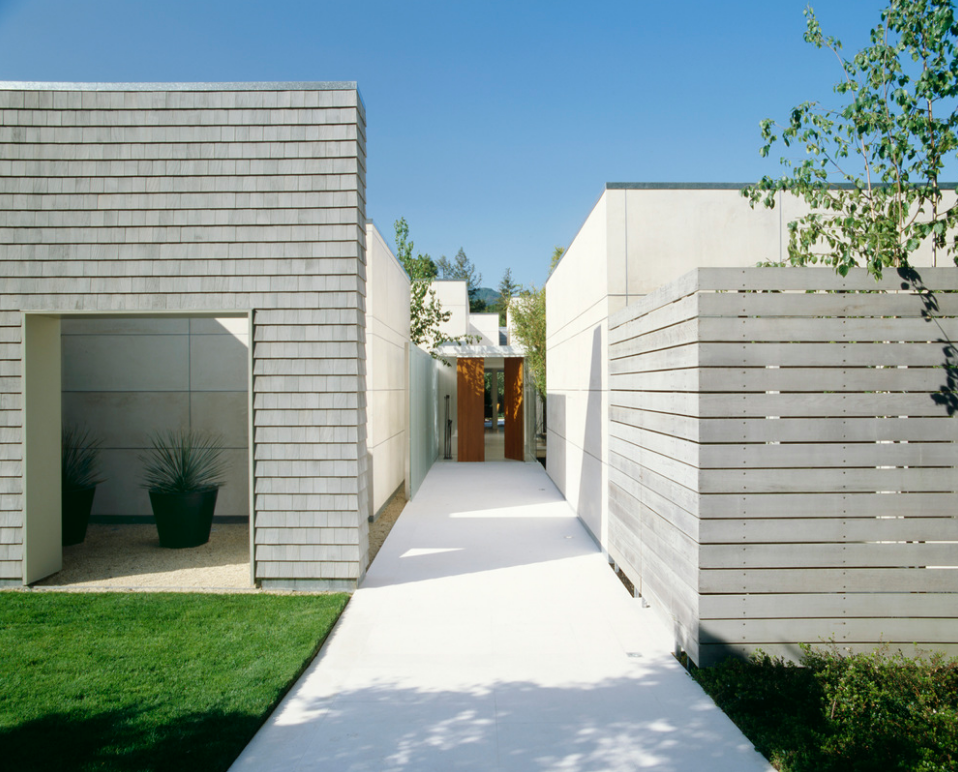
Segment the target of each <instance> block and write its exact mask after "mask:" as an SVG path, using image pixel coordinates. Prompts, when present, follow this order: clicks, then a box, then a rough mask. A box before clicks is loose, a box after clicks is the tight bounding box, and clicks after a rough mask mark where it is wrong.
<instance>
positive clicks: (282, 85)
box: [0, 80, 359, 91]
mask: <svg viewBox="0 0 958 772" xmlns="http://www.w3.org/2000/svg"><path fill="white" fill-rule="evenodd" d="M0 90H5V91H352V90H356V91H358V90H359V89H358V88H357V85H356V81H349V80H331V81H263V82H255V81H253V82H244V81H238V82H226V83H213V82H200V83H70V82H65V81H31V80H5V81H0Z"/></svg>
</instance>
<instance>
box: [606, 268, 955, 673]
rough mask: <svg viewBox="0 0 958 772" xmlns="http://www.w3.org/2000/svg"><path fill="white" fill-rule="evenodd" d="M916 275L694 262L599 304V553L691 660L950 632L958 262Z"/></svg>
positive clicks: (948, 637) (793, 652)
mask: <svg viewBox="0 0 958 772" xmlns="http://www.w3.org/2000/svg"><path fill="white" fill-rule="evenodd" d="M919 273H920V274H921V281H922V282H923V284H924V285H926V286H927V287H930V288H932V289H934V290H947V292H939V293H936V294H934V295H930V294H922V292H923V286H922V285H921V284H919V285H916V284H915V283H914V282H912V281H911V278H910V277H905V278H902V277H899V276H898V275H897V274H896V272H894V271H886V272H885V277H884V278H883V279H882V280H881V281H880V282H878V283H876V282H875V281H874V280H873V279H872V278H871V277H869V276H868V275H867V274H866V273H865V272H864V271H857V272H852V274H851V275H850V276H849V277H847V278H844V279H843V278H841V277H838V276H836V275H835V274H834V272H833V271H831V270H824V269H784V270H783V269H700V270H698V271H695V272H693V273H691V274H689V275H687V276H685V277H682V278H681V279H680V280H678V281H677V282H674V283H673V284H672V285H669V286H667V287H663V288H660V289H659V290H657V291H656V292H655V293H653V294H652V295H649V296H646V297H645V298H642V299H641V300H639V301H638V302H637V303H634V304H633V305H631V306H629V307H627V308H625V309H623V310H622V311H620V312H617V313H616V314H613V315H612V316H611V317H610V319H609V340H610V345H609V386H610V391H609V424H608V427H609V428H608V436H609V439H608V452H609V453H608V458H609V529H608V532H609V539H610V554H612V553H613V551H615V554H617V555H620V556H621V557H623V558H625V559H626V560H627V561H628V562H627V563H626V565H628V566H630V568H631V569H632V570H633V571H634V572H635V576H632V577H631V578H632V580H633V581H634V582H635V583H636V586H637V587H638V588H643V587H646V586H648V588H649V592H648V595H649V598H650V599H653V598H654V599H655V601H656V602H658V603H660V604H661V605H662V606H663V607H664V612H665V613H666V614H667V615H668V616H669V617H670V618H671V619H672V620H673V621H674V623H675V625H676V630H677V635H679V632H681V635H680V636H679V637H680V638H681V639H682V641H683V642H684V644H685V645H687V648H688V650H689V651H690V652H693V651H694V652H698V654H699V655H700V656H701V657H702V658H703V662H708V661H710V658H711V657H715V656H718V655H719V654H718V653H719V652H722V651H732V650H735V651H750V650H754V649H755V648H756V647H762V648H767V645H771V646H773V647H778V649H777V650H780V651H784V652H787V653H788V655H789V656H792V657H794V656H797V655H798V653H799V652H798V648H797V643H799V642H812V643H814V642H816V641H817V640H819V639H820V638H821V637H823V636H824V637H828V636H831V635H834V636H835V639H836V640H837V641H842V642H849V643H850V644H853V645H855V646H861V645H865V644H870V645H872V646H876V645H878V644H879V643H880V642H881V641H882V640H884V641H903V642H911V641H919V640H920V641H924V642H927V643H935V644H942V645H946V646H958V622H956V620H955V618H954V609H955V608H958V570H956V569H958V470H956V466H958V463H956V462H958V443H956V440H958V423H956V421H955V420H953V419H952V418H951V417H950V416H949V412H948V411H949V409H951V410H952V411H953V412H954V409H955V408H956V407H958V394H956V393H955V384H954V382H953V381H949V378H950V377H952V378H953V377H954V375H953V374H954V373H956V370H955V369H954V368H956V367H958V356H956V352H954V351H953V350H952V348H951V346H952V343H951V341H952V340H953V339H956V338H958V293H955V292H954V290H955V289H958V270H955V269H919ZM809 290H812V291H811V292H809ZM613 545H614V546H613ZM679 576H681V577H682V579H681V583H682V584H683V585H688V584H691V585H692V586H693V587H694V592H695V596H696V597H695V598H691V599H690V598H685V599H683V600H681V602H680V601H679V600H678V598H677V596H675V595H674V594H673V593H672V592H671V591H670V588H669V582H676V581H678V577H679ZM690 614H692V615H693V616H692V617H690V616H689V615H690ZM763 644H764V645H763Z"/></svg>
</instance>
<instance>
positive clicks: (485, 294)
mask: <svg viewBox="0 0 958 772" xmlns="http://www.w3.org/2000/svg"><path fill="white" fill-rule="evenodd" d="M477 297H478V298H479V299H480V300H484V301H485V302H486V305H487V306H491V305H493V304H494V303H498V302H499V292H498V291H497V290H494V289H489V288H488V287H480V288H479V292H478V295H477Z"/></svg>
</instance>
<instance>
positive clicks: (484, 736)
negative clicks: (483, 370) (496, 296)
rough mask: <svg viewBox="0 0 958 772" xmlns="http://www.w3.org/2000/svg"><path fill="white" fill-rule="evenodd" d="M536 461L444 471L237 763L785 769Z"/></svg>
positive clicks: (431, 479) (429, 482) (441, 467)
mask: <svg viewBox="0 0 958 772" xmlns="http://www.w3.org/2000/svg"><path fill="white" fill-rule="evenodd" d="M670 645H671V639H670V636H669V635H668V634H667V631H666V630H664V629H663V628H662V627H661V626H660V625H659V624H658V622H657V621H656V620H655V618H654V617H653V615H652V613H651V612H650V611H647V610H642V609H641V608H640V604H639V602H638V601H636V600H634V599H633V598H631V597H630V596H629V594H628V593H627V592H626V590H625V588H624V587H623V586H622V584H621V583H620V582H619V580H618V579H617V578H616V576H615V574H614V573H613V572H612V571H611V570H610V569H609V566H608V563H607V562H606V560H605V558H604V557H603V556H602V554H601V552H600V551H599V550H598V548H597V547H596V545H595V543H594V542H593V540H592V539H591V537H590V536H589V535H588V534H587V533H586V532H585V530H584V529H583V527H582V526H581V524H580V523H579V521H578V519H577V518H576V517H575V516H574V514H573V512H572V510H571V509H570V508H569V506H568V505H567V504H566V502H565V501H564V500H563V498H562V496H561V495H560V493H559V491H558V490H557V489H556V488H555V486H554V485H553V483H552V481H551V480H550V479H549V478H548V476H547V475H546V473H545V471H544V470H543V469H542V467H541V465H539V464H537V463H515V462H512V463H509V462H499V463H495V462H493V463H485V464H458V463H442V462H440V463H437V464H435V465H434V466H433V467H432V469H431V470H430V472H429V473H428V475H427V476H426V479H425V481H424V483H423V485H422V487H421V489H420V490H419V492H418V494H417V496H416V497H415V498H414V499H413V500H412V501H410V502H409V503H408V504H407V506H406V509H405V511H404V512H403V516H402V517H401V518H400V519H399V521H398V522H397V523H396V526H395V528H394V529H393V531H392V532H391V533H390V535H389V537H388V538H387V540H386V542H385V544H384V545H383V547H382V550H381V551H380V553H379V556H378V557H377V559H376V562H375V563H374V564H373V565H372V567H371V568H370V570H369V573H368V575H367V578H366V581H365V583H364V584H363V586H362V588H361V589H360V590H358V591H357V592H356V593H355V595H354V597H353V599H352V600H351V602H350V604H349V606H348V607H347V609H346V612H345V614H344V615H343V617H342V619H341V620H340V623H339V624H338V626H337V627H336V629H335V630H334V632H333V634H332V636H331V637H330V640H329V641H327V644H326V646H325V647H324V649H323V651H322V652H321V653H320V655H319V657H318V658H317V659H316V661H315V662H314V663H313V664H312V665H311V666H310V668H309V669H308V670H307V672H306V674H305V675H304V677H303V678H302V679H301V680H300V681H299V683H298V684H297V685H296V687H294V689H293V690H292V691H291V692H290V694H289V695H288V696H287V698H286V699H285V700H284V702H283V703H282V704H281V705H280V707H279V708H278V709H277V710H276V712H275V713H274V714H273V716H272V717H271V718H270V720H269V721H268V722H267V724H266V725H265V726H264V727H263V729H262V730H260V732H259V734H257V736H256V738H255V739H254V740H253V741H252V743H251V744H250V745H249V746H248V747H247V749H246V750H245V751H244V753H243V755H242V756H241V757H240V758H239V759H238V760H237V762H236V763H235V765H234V766H233V769H234V770H244V771H250V770H264V771H265V770H272V771H274V772H275V771H277V770H317V771H318V770H337V772H340V771H343V772H344V771H345V770H415V772H420V771H421V770H449V769H474V770H484V771H486V770H517V771H518V770H521V771H522V772H527V771H528V770H560V769H561V770H566V771H569V770H571V771H573V772H574V771H575V770H635V769H639V768H655V769H657V770H701V769H709V770H729V771H730V772H731V771H732V770H734V772H743V771H745V772H747V771H748V770H769V769H770V767H769V766H768V765H767V763H766V762H765V761H764V759H762V757H761V756H760V755H759V754H757V753H756V752H755V751H754V749H753V748H752V747H751V745H750V744H749V743H748V741H747V740H746V739H745V738H744V737H743V736H742V735H741V733H740V732H739V731H738V730H737V729H736V728H735V727H734V725H733V724H732V723H731V722H730V721H729V720H728V719H727V718H726V717H725V715H724V714H722V713H721V712H720V711H719V710H718V709H717V708H716V707H715V706H714V704H713V703H712V702H711V700H710V699H709V698H708V697H707V696H706V695H705V694H704V693H703V692H702V691H701V690H700V689H699V688H698V686H697V685H696V684H695V683H694V682H693V681H692V680H691V679H690V678H689V677H688V676H687V675H686V674H685V672H684V671H683V670H682V668H681V666H680V665H679V664H678V662H676V661H675V659H674V658H673V657H672V656H671V654H670Z"/></svg>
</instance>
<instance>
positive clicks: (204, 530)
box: [150, 488, 217, 549]
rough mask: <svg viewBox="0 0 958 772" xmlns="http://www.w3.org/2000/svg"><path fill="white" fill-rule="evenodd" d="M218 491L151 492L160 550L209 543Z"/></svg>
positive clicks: (214, 489)
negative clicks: (161, 548)
mask: <svg viewBox="0 0 958 772" xmlns="http://www.w3.org/2000/svg"><path fill="white" fill-rule="evenodd" d="M216 494H217V489H216V488H213V489H211V490H206V491H198V492H197V493H157V492H155V491H150V504H151V505H152V506H153V517H154V518H155V519H156V530H157V532H158V533H159V535H160V546H161V547H171V548H173V549H181V548H183V547H199V546H200V545H201V544H206V542H208V541H209V540H210V529H211V528H212V527H213V510H214V509H216Z"/></svg>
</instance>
